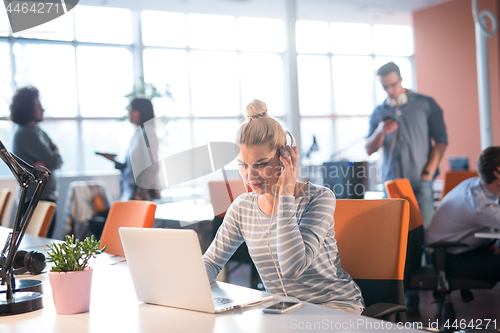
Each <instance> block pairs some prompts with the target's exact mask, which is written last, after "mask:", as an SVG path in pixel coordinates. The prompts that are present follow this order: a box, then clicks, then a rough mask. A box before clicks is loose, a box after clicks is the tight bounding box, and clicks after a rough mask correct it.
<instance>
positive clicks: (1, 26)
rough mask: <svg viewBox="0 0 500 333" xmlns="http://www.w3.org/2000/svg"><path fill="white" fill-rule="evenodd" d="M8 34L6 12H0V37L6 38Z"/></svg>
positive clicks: (8, 27) (8, 25)
mask: <svg viewBox="0 0 500 333" xmlns="http://www.w3.org/2000/svg"><path fill="white" fill-rule="evenodd" d="M9 32H10V23H9V16H8V15H7V11H6V10H0V36H8V35H9Z"/></svg>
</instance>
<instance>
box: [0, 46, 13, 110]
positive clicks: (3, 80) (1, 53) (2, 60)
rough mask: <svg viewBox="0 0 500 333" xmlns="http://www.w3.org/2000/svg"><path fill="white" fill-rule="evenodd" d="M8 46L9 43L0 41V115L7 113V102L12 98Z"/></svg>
mask: <svg viewBox="0 0 500 333" xmlns="http://www.w3.org/2000/svg"><path fill="white" fill-rule="evenodd" d="M10 65H11V62H10V46H9V43H4V42H2V43H0V117H7V116H8V115H9V104H10V101H11V98H12V89H11V87H10V79H11V75H12V72H11V71H10Z"/></svg>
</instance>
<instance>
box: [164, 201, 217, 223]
mask: <svg viewBox="0 0 500 333" xmlns="http://www.w3.org/2000/svg"><path fill="white" fill-rule="evenodd" d="M155 218H157V219H164V220H173V221H179V222H181V226H183V225H187V224H192V223H195V222H200V221H208V220H212V219H213V218H214V210H213V208H212V204H210V203H204V204H198V203H196V202H194V201H192V200H188V201H181V202H172V203H164V204H159V205H157V206H156V213H155Z"/></svg>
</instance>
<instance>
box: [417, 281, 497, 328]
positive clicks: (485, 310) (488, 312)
mask: <svg viewBox="0 0 500 333" xmlns="http://www.w3.org/2000/svg"><path fill="white" fill-rule="evenodd" d="M472 293H473V294H474V300H472V301H471V302H468V303H464V301H463V300H462V298H461V297H460V292H459V291H454V292H453V293H452V302H453V304H454V308H455V315H456V318H457V319H458V322H457V323H459V322H460V320H464V321H465V322H466V323H470V321H471V320H474V323H475V324H478V323H479V322H481V321H482V323H483V325H485V324H486V323H487V321H488V320H491V324H490V325H495V324H496V328H497V329H499V328H500V283H497V284H496V286H495V288H493V289H490V290H480V289H477V290H472ZM419 297H420V304H419V310H420V313H419V314H418V315H416V316H408V321H411V322H421V323H423V325H425V326H430V325H429V323H437V320H438V319H439V321H441V320H440V316H439V314H438V310H437V305H436V304H434V303H433V301H434V299H433V297H432V292H431V291H420V292H419ZM494 321H496V322H494Z"/></svg>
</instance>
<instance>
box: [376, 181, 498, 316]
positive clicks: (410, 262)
mask: <svg viewBox="0 0 500 333" xmlns="http://www.w3.org/2000/svg"><path fill="white" fill-rule="evenodd" d="M384 186H385V189H386V192H387V195H388V196H389V197H391V198H402V199H406V200H408V201H409V202H410V228H409V229H410V231H409V232H408V254H407V265H406V267H405V277H404V281H405V289H406V290H432V291H433V292H434V293H433V294H434V298H435V302H436V303H437V306H438V311H439V312H440V314H441V321H440V322H441V323H442V324H444V323H446V321H447V320H448V322H453V321H454V320H455V319H456V317H455V311H454V308H453V303H451V295H450V294H451V292H452V291H453V290H461V296H462V299H463V300H464V301H471V300H472V295H471V294H470V292H469V290H470V289H491V288H493V287H494V286H495V283H492V282H489V281H485V280H474V279H462V278H449V277H447V276H446V261H447V259H446V257H447V253H448V251H447V250H448V248H451V247H457V246H463V244H461V243H457V242H434V243H429V244H426V245H422V244H423V243H424V236H423V228H422V216H421V215H420V208H419V207H418V203H417V199H416V197H415V194H414V192H413V189H412V187H411V185H410V181H409V180H408V179H404V178H401V179H393V180H389V181H386V182H385V183H384ZM424 246H425V247H426V248H430V249H433V250H434V251H433V254H432V257H433V264H432V267H430V266H423V267H420V266H421V265H420V263H421V258H422V250H421V249H422V248H423V247H424Z"/></svg>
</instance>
